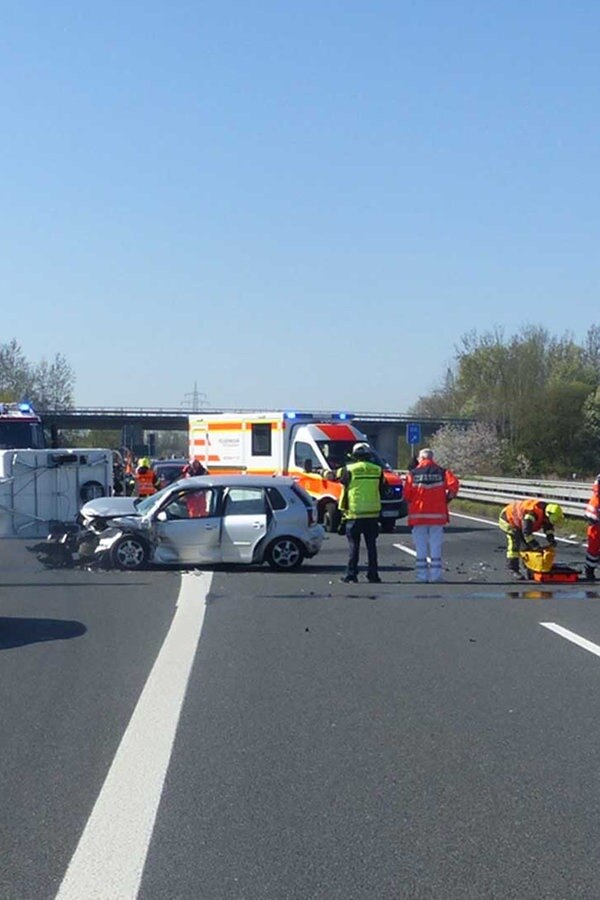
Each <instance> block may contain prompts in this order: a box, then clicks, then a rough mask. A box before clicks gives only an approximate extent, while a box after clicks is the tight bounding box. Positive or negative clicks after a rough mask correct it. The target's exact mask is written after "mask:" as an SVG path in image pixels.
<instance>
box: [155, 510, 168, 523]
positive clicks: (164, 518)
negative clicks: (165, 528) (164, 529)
mask: <svg viewBox="0 0 600 900" xmlns="http://www.w3.org/2000/svg"><path fill="white" fill-rule="evenodd" d="M156 521H157V522H168V521H169V517H168V515H167V514H166V512H165V511H164V509H161V511H160V512H159V513H157V514H156Z"/></svg>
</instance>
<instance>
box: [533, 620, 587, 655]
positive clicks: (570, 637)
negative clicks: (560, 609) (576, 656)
mask: <svg viewBox="0 0 600 900" xmlns="http://www.w3.org/2000/svg"><path fill="white" fill-rule="evenodd" d="M540 625H542V627H543V628H547V629H548V630H549V631H553V632H554V633H555V634H558V635H560V637H563V638H565V639H566V640H567V641H572V643H573V644H577V646H578V647H583V649H584V650H587V651H588V652H589V653H594V654H595V655H596V656H600V646H598V644H594V643H593V642H592V641H588V640H587V639H586V638H583V637H581V636H580V635H579V634H575V632H574V631H569V629H568V628H563V627H562V625H557V624H556V622H540Z"/></svg>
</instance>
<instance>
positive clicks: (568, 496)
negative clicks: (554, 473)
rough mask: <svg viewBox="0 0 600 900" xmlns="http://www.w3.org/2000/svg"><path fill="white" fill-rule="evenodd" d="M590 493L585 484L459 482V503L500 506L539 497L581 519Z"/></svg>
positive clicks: (520, 480)
mask: <svg viewBox="0 0 600 900" xmlns="http://www.w3.org/2000/svg"><path fill="white" fill-rule="evenodd" d="M591 493H592V485H591V484H589V483H587V484H586V483H584V482H580V483H578V482H576V481H546V480H544V479H525V478H516V479H512V480H509V479H507V478H484V477H480V478H477V479H472V478H465V479H462V478H461V481H460V493H459V495H458V496H459V499H462V500H479V501H481V502H483V503H500V504H503V505H505V504H506V503H512V502H513V501H514V500H524V499H525V498H527V497H538V498H540V499H542V500H546V501H548V502H551V503H560V505H561V506H562V508H563V510H564V512H565V513H566V514H567V515H569V516H575V517H576V518H580V519H583V518H584V512H585V506H586V504H587V502H588V499H589V497H590V495H591Z"/></svg>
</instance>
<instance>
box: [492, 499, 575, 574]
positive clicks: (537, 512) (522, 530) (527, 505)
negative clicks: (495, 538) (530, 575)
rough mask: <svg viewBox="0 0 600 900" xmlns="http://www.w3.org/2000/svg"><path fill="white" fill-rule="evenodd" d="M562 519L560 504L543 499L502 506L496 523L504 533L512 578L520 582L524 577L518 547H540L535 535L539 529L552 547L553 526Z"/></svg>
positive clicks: (519, 548)
mask: <svg viewBox="0 0 600 900" xmlns="http://www.w3.org/2000/svg"><path fill="white" fill-rule="evenodd" d="M563 519H564V513H563V511H562V507H560V506H559V505H558V503H547V502H546V501H545V500H536V499H534V498H532V499H529V500H519V501H516V502H515V503H509V504H508V506H505V507H504V509H503V510H502V512H501V513H500V518H499V519H498V525H499V526H500V528H501V529H502V531H503V532H504V534H505V535H506V562H507V565H508V570H509V572H510V574H511V575H512V577H513V578H516V579H518V580H519V581H522V580H523V579H524V577H525V576H524V575H523V574H522V573H521V570H520V568H519V559H520V556H521V550H539V548H540V545H539V543H538V541H537V539H536V537H535V535H536V533H537V532H539V531H543V532H544V534H545V537H546V540H547V542H548V546H549V547H553V546H554V545H555V544H556V537H555V535H554V528H555V526H556V525H559V524H560V523H561V522H562V520H563Z"/></svg>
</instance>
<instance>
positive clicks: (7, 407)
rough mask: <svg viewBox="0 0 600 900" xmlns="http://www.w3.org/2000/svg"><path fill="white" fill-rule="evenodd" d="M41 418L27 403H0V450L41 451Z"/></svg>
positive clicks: (42, 437)
mask: <svg viewBox="0 0 600 900" xmlns="http://www.w3.org/2000/svg"><path fill="white" fill-rule="evenodd" d="M44 446H45V443H44V429H43V427H42V420H41V418H40V417H39V416H38V415H37V414H36V413H35V411H34V409H33V407H32V406H31V404H29V403H0V450H25V449H29V450H42V449H43V448H44Z"/></svg>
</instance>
